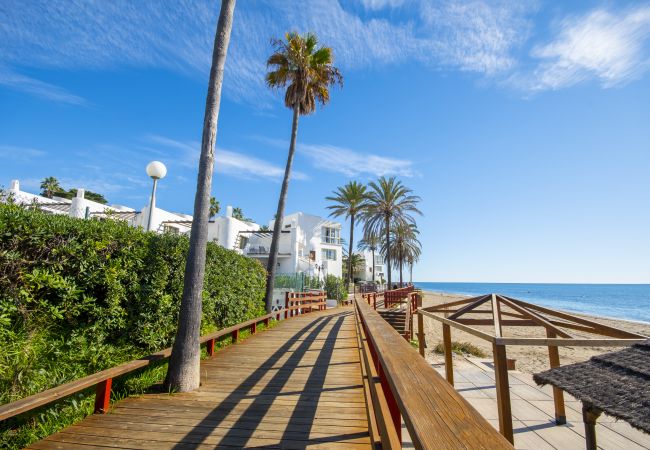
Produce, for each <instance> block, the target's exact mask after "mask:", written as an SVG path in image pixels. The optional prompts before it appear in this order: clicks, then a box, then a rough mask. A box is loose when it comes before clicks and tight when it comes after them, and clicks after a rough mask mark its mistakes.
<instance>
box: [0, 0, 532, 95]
mask: <svg viewBox="0 0 650 450" xmlns="http://www.w3.org/2000/svg"><path fill="white" fill-rule="evenodd" d="M364 1H365V3H366V4H367V6H368V7H369V8H372V9H376V8H385V7H389V6H391V7H394V6H399V4H400V3H402V1H403V0H364ZM404 3H405V4H404V7H403V8H400V11H401V13H403V15H404V17H403V18H401V17H400V18H399V19H396V18H393V17H378V16H377V14H373V15H372V17H364V16H363V14H359V13H358V12H355V11H354V8H350V7H349V5H348V4H347V3H345V2H339V1H334V0H310V1H294V2H284V1H283V2H275V1H258V2H239V3H238V5H237V9H236V11H235V20H234V25H233V36H232V39H231V48H230V50H229V54H228V64H227V66H226V76H225V80H224V93H225V95H226V96H228V97H230V98H231V99H234V100H238V101H243V102H246V103H250V104H254V105H256V106H259V105H264V104H270V102H271V100H272V99H273V97H272V94H271V93H270V91H269V90H268V89H267V88H266V87H265V86H264V73H265V70H266V66H265V63H266V58H267V57H268V54H269V52H270V46H269V39H270V38H271V37H278V36H282V35H283V34H284V32H286V31H287V30H297V31H299V32H305V31H314V32H316V33H317V35H318V36H319V38H320V39H321V41H322V42H323V43H325V44H327V45H329V46H331V47H333V48H334V53H335V57H336V64H337V65H339V66H340V67H341V68H342V69H344V71H348V70H354V69H357V68H363V67H368V66H383V65H387V64H395V63H400V62H404V61H408V60H417V61H421V62H423V63H425V64H427V65H430V66H433V67H436V68H443V69H445V68H451V69H454V68H460V69H462V70H466V71H472V72H476V73H478V74H488V75H492V74H494V73H497V72H499V71H501V70H505V69H507V68H509V67H510V66H511V65H512V61H513V56H512V54H511V53H512V51H513V49H515V48H516V47H517V46H518V44H519V43H520V42H521V40H522V39H524V38H525V36H527V31H528V27H529V24H528V22H527V21H526V20H525V16H526V15H527V14H528V13H529V12H530V11H531V10H532V9H534V4H531V3H529V2H523V3H520V2H509V1H501V2H496V3H492V2H488V1H479V0H472V1H467V0H463V1H461V0H454V1H453V2H451V3H449V2H442V1H437V0H413V1H411V2H408V5H409V6H414V7H412V8H408V9H407V8H406V2H404ZM522 5H523V6H522ZM362 9H363V8H362ZM217 14H218V2H214V1H210V0H178V1H168V2H162V1H154V0H151V1H144V0H143V1H140V2H137V3H133V2H131V1H127V0H121V1H120V0H116V1H111V2H90V3H89V2H87V1H85V0H51V1H48V2H44V3H34V2H23V1H21V0H5V1H3V2H0V17H3V18H5V20H3V21H2V23H0V60H2V61H4V63H5V64H8V65H11V66H12V67H16V66H20V67H25V68H48V69H52V68H54V69H62V70H75V69H98V70H99V69H114V68H118V67H124V66H126V67H129V66H131V67H154V68H164V69H169V70H175V71H178V72H182V73H186V74H190V75H191V76H193V77H196V78H200V79H201V80H202V81H203V80H205V79H207V75H208V71H209V67H210V61H211V50H212V44H213V39H214V29H215V26H216V18H217ZM14 83H16V82H14ZM22 83H23V88H26V86H29V85H30V84H29V82H28V81H27V80H24V81H23V82H22ZM41 83H42V82H41ZM13 87H14V88H20V86H18V85H16V84H14V85H13ZM45 87H48V88H50V92H51V95H53V98H58V99H60V100H62V101H64V100H66V99H67V101H68V102H69V103H74V102H75V101H77V102H79V101H80V99H79V98H78V97H76V96H74V95H72V94H70V93H67V92H65V91H58V92H57V90H56V89H55V88H56V87H54V86H51V85H48V86H43V85H39V83H38V82H35V83H32V84H31V88H32V89H33V90H34V91H39V89H40V92H45V91H46V89H45Z"/></svg>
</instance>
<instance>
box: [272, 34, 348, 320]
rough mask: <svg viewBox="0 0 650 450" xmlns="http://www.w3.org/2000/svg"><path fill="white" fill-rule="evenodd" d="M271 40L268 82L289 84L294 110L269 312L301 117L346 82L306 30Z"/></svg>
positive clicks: (286, 100)
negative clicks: (337, 86)
mask: <svg viewBox="0 0 650 450" xmlns="http://www.w3.org/2000/svg"><path fill="white" fill-rule="evenodd" d="M272 44H273V47H274V50H275V52H274V53H273V54H272V55H271V56H270V57H269V59H268V61H267V66H268V67H269V68H270V71H269V72H268V73H267V74H266V84H267V85H268V86H269V87H270V88H273V89H280V88H283V87H285V86H287V90H286V92H285V95H284V105H285V106H286V107H287V108H289V109H291V110H292V111H293V120H292V123H291V141H290V143H289V154H288V156H287V165H286V168H285V170H284V179H283V180H282V188H281V190H280V197H279V199H278V209H277V213H276V215H275V224H274V225H273V239H272V241H271V249H270V251H269V262H268V265H267V281H266V310H267V311H268V312H271V302H272V301H273V287H274V281H275V271H276V264H277V258H278V242H279V240H280V230H281V228H282V221H283V219H284V205H285V202H286V200H287V190H288V189H289V178H290V176H291V165H292V164H293V156H294V154H295V152H296V138H297V136H298V117H299V116H300V115H307V114H311V113H313V112H314V111H315V110H316V102H318V103H320V104H321V105H325V104H326V103H327V102H329V100H330V93H329V87H330V86H331V85H333V84H337V83H338V84H339V85H342V84H343V77H342V76H341V73H340V72H339V70H338V69H337V68H336V67H334V66H333V65H332V62H333V55H332V49H331V48H329V47H318V40H317V39H316V36H315V35H314V34H312V33H307V34H306V35H304V36H301V35H299V34H298V33H287V34H286V36H285V40H280V39H274V40H273V41H272Z"/></svg>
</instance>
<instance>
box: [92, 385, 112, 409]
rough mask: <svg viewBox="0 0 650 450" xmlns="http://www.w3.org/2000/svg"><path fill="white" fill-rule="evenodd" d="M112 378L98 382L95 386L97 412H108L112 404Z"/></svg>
mask: <svg viewBox="0 0 650 450" xmlns="http://www.w3.org/2000/svg"><path fill="white" fill-rule="evenodd" d="M112 384H113V379H112V378H107V379H105V380H104V381H100V382H99V383H97V387H96V388H95V414H106V413H107V412H108V409H109V407H110V406H111V386H112Z"/></svg>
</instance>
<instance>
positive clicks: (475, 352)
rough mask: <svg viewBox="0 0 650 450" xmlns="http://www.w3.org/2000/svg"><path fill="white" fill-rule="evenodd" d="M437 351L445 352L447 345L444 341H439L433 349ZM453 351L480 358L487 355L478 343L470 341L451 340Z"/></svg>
mask: <svg viewBox="0 0 650 450" xmlns="http://www.w3.org/2000/svg"><path fill="white" fill-rule="evenodd" d="M433 351H434V352H436V353H441V354H444V353H445V346H444V344H443V343H442V342H439V343H438V345H436V347H435V348H434V349H433ZM451 351H452V352H454V353H457V354H459V355H472V356H477V357H479V358H484V357H485V356H486V354H485V352H484V351H483V350H481V349H480V348H478V347H477V346H476V345H474V344H472V343H470V342H456V341H452V342H451Z"/></svg>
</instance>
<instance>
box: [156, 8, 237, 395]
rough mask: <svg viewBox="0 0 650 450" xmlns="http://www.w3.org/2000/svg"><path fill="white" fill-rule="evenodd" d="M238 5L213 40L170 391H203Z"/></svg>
mask: <svg viewBox="0 0 650 450" xmlns="http://www.w3.org/2000/svg"><path fill="white" fill-rule="evenodd" d="M235 2H236V0H223V1H222V2H221V11H220V13H219V22H218V23H217V30H216V34H215V37H214V49H213V51H212V67H211V69H210V82H209V83H208V95H207V99H206V102H205V115H204V118H203V136H202V141H201V156H200V157H199V174H198V177H197V182H196V195H195V197H194V219H193V221H192V231H191V233H190V248H189V252H188V255H187V261H186V263H185V277H184V280H183V299H182V300H181V309H180V314H179V318H178V330H177V332H176V339H175V340H174V346H173V348H172V354H171V357H170V359H169V370H168V371H167V378H166V380H165V386H166V388H167V389H168V390H171V389H173V390H176V391H179V392H188V391H192V390H194V389H197V388H198V387H199V384H200V381H201V377H200V371H199V369H200V366H199V364H200V356H201V352H200V343H199V338H200V333H201V316H202V294H203V278H204V275H205V254H206V247H207V242H208V214H209V210H210V191H211V189H212V172H213V170H214V147H215V142H216V139H217V122H218V119H219V106H220V104H221V85H222V84H223V71H224V67H225V64H226V54H227V52H228V44H229V43H230V32H231V31H232V21H233V14H234V11H235Z"/></svg>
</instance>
